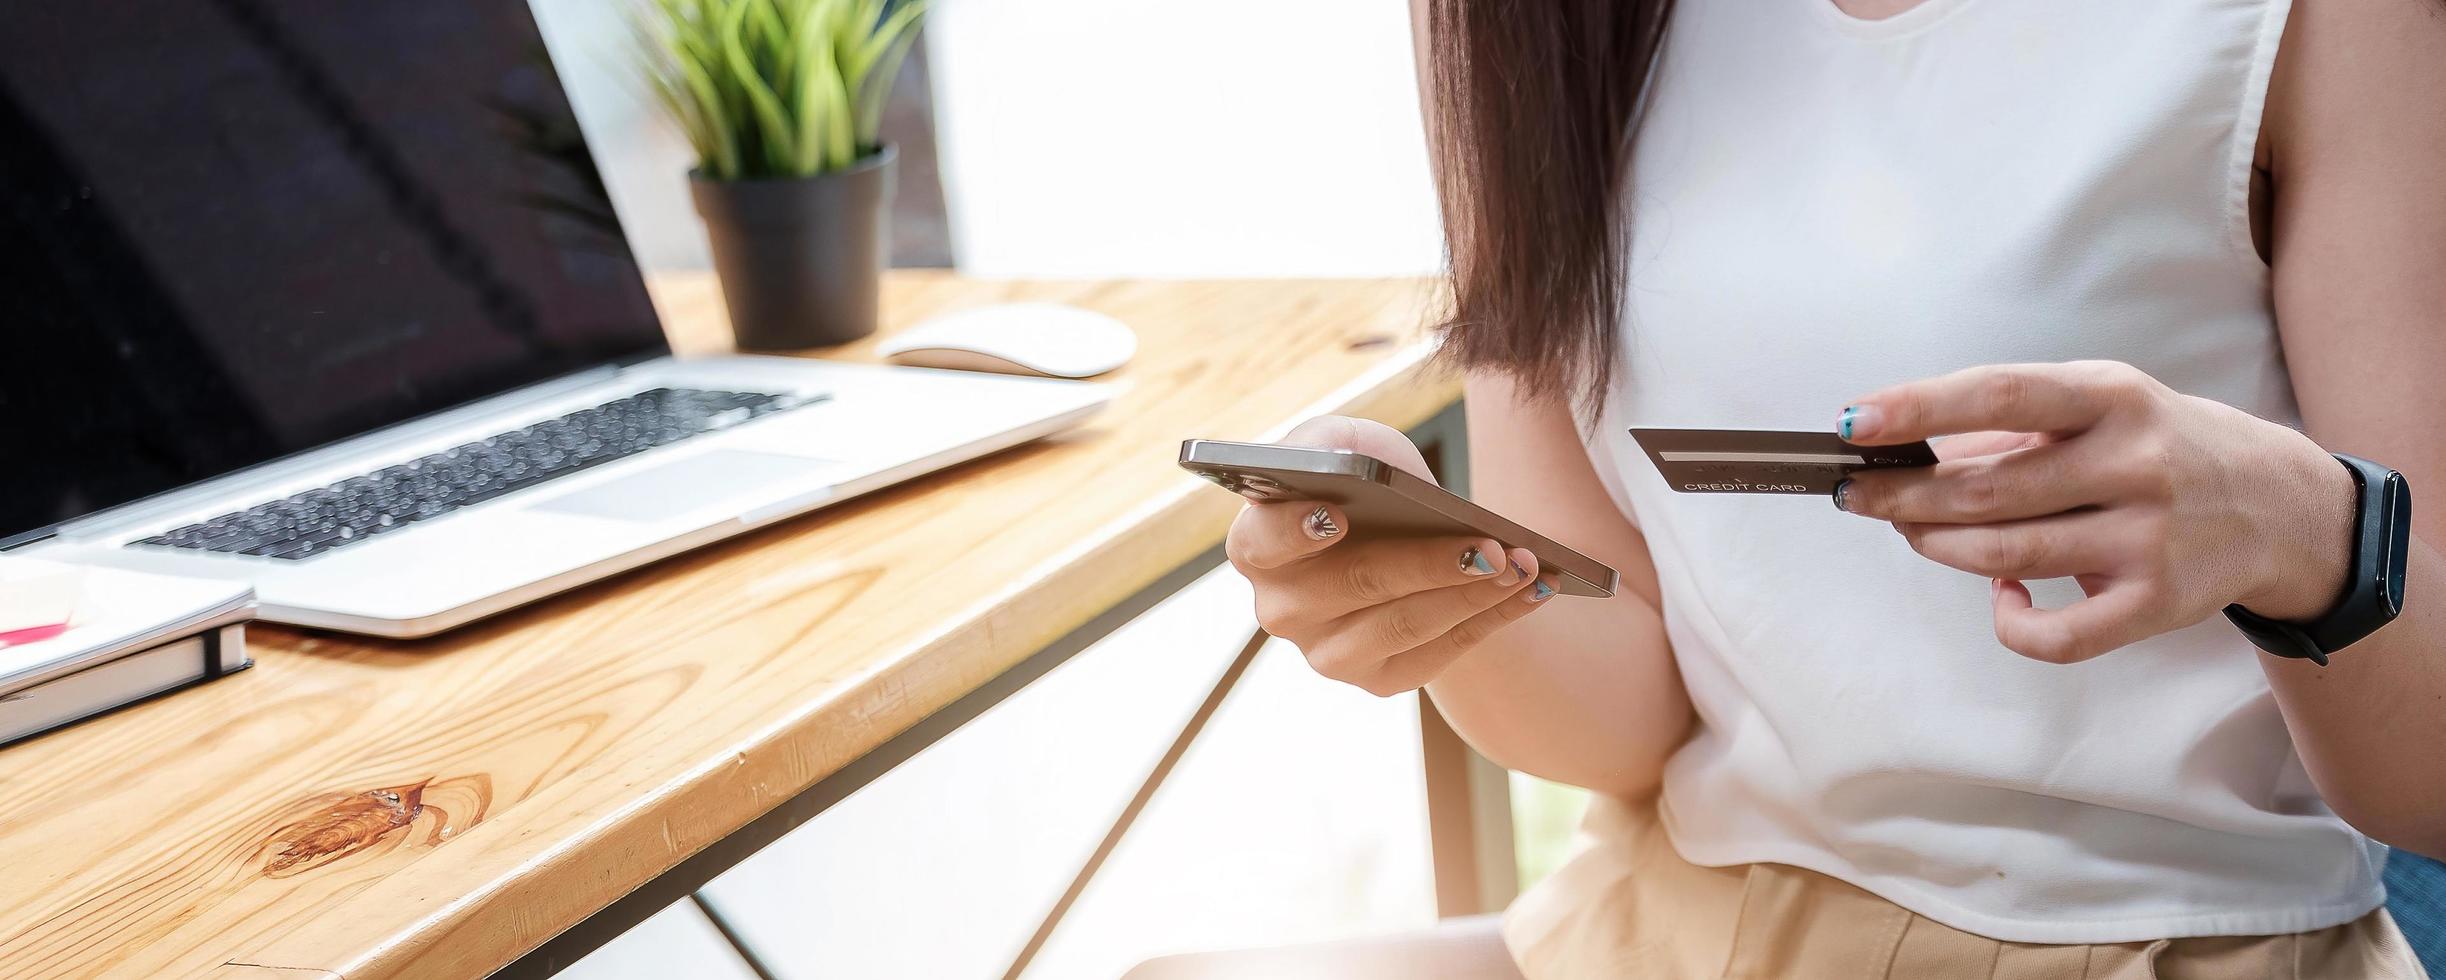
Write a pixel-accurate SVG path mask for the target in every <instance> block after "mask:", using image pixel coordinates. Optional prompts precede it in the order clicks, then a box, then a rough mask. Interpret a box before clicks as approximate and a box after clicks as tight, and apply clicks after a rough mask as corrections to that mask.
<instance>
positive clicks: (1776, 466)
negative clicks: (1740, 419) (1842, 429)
mask: <svg viewBox="0 0 2446 980" xmlns="http://www.w3.org/2000/svg"><path fill="white" fill-rule="evenodd" d="M1631 438H1633V439H1636V440H1638V441H1639V448H1641V449H1644V450H1646V451H1647V453H1648V460H1649V461H1650V462H1653V463H1655V464H1656V470H1657V472H1659V473H1662V474H1664V476H1665V482H1666V483H1669V484H1672V485H1673V489H1675V490H1678V491H1681V492H1682V493H1785V494H1816V495H1818V496H1821V497H1823V496H1826V495H1829V494H1832V493H1834V487H1835V484H1837V483H1841V482H1843V478H1845V477H1848V476H1850V475H1852V474H1853V473H1857V472H1859V471H1861V470H1877V469H1886V468H1889V467H1896V466H1931V465H1934V464H1935V463H1936V452H1935V451H1934V450H1932V449H1929V448H1928V444H1927V443H1925V442H1914V443H1909V444H1907V445H1901V446H1855V445H1852V444H1851V443H1848V442H1844V441H1843V439H1842V437H1840V436H1837V435H1835V434H1834V433H1832V432H1772V431H1766V430H1760V429H1632V430H1631Z"/></svg>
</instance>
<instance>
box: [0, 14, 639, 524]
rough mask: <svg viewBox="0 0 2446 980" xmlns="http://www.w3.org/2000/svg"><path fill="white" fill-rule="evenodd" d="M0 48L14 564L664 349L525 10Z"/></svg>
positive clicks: (200, 20) (35, 33)
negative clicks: (56, 538)
mask: <svg viewBox="0 0 2446 980" xmlns="http://www.w3.org/2000/svg"><path fill="white" fill-rule="evenodd" d="M0 24H6V25H7V27H6V29H5V30H0V474H5V476H0V543H4V542H6V541H7V540H8V539H10V538H12V537H18V538H22V537H24V536H26V535H27V534H28V533H29V532H33V531H36V530H38V529H41V528H44V527H47V526H49V525H53V524H57V523H60V522H63V521H67V520H70V519H73V518H76V517H79V516H81V515H84V514H89V513H92V512H94V511H96V510H100V509H102V508H106V507H110V506H113V505H116V504H121V503H125V502H128V501H131V500H135V499H137V498H140V497H144V496H147V495H150V494H154V493H159V492H161V491H165V490H170V489H174V488H177V487H179V486H183V485H186V484H189V483H193V482H196V481H199V480H203V479H206V478H209V477H213V476H216V475H219V474H223V473H227V472H230V471H232V470H236V469H239V468H242V467H246V466H249V465H253V464H256V463H261V462H264V461H267V460H270V459H274V458H276V457H279V456H283V455H287V454H290V453H295V452H298V451H300V450H304V449H309V448H312V447H315V446H319V445H323V444H325V443H329V442H332V441H334V440H338V439H342V438H345V437H347V436H351V435H354V434H357V433H362V432H365V431H367V430H370V429H374V428H378V427H381V426H384V425H389V424H392V423H396V422H400V421H403V420H406V419H409V418H413V417H415V416H418V415H423V414H427V413H431V412H434V411H437V410H440V409H444V408H448V407H451V406H454V405H459V404H463V403H465V402H468V401H471V400H474V399H477V398H481V397H483V396H486V395H489V394H494V393H497V392H501V391H504V390H506V389H510V388H514V387H517V386H520V385H524V384H528V383H532V382H536V381H540V380H545V379H548V378H552V377H555V376H559V375H563V374H567V373H570V372H572V371H576V370H580V369H584V368H587V367H591V366H595V365H599V364H604V363H607V362H614V361H621V360H628V359H634V358H638V357H641V356H647V355H651V354H655V353H660V352H661V351H662V350H663V349H664V340H663V335H662V331H661V327H660V325H659V323H658V321H657V320H656V319H655V316H654V310H653V307H652V305H651V304H650V303H649V302H648V300H647V296H646V292H645V287H644V283H643V282H642V281H641V280H640V278H639V276H638V271H637V267H636V264H635V261H634V260H633V259H632V257H631V256H630V253H629V249H628V244H627V240H626V239H625V238H624V237H623V236H622V234H621V230H620V222H619V219H618V218H617V217H616V216H615V215H614V214H613V212H612V207H611V202H610V199H609V197H608V196H607V195H606V193H605V191H604V187H603V183H602V180H601V178H600V176H599V175H598V173H597V171H596V169H595V167H594V164H593V161H592V160H591V158H590V157H589V156H588V153H587V148H586V143H585V141H584V140H583V139H582V138H581V137H580V135H579V133H578V128H577V123H576V121H575V119H574V118H573V117H572V115H571V112H570V108H569V105H568V102H567V101H566V98H565V96H564V95H563V94H562V90H561V86H560V84H559V82H558V80H557V78H556V76H555V74H554V70H553V65H552V62H551V60H550V59H549V58H548V57H547V56H546V55H545V52H544V46H543V43H542V41H541V39H540V38H539V37H538V35H537V32H536V28H535V23H534V21H533V19H532V18H531V15H530V14H529V13H528V9H527V6H526V4H525V3H523V2H521V0H368V2H351V3H335V2H332V0H196V2H191V3H123V2H102V3H60V2H58V0H0ZM620 54H621V52H618V51H608V52H591V53H572V54H571V57H580V56H585V55H601V56H605V57H618V56H619V55H620ZM672 179H673V180H678V179H681V178H680V176H679V175H678V174H673V175H672Z"/></svg>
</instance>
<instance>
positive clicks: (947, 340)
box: [876, 303, 1138, 378]
mask: <svg viewBox="0 0 2446 980" xmlns="http://www.w3.org/2000/svg"><path fill="white" fill-rule="evenodd" d="M876 352H877V353H879V354H882V355H883V356H884V357H886V358H888V359H890V360H891V361H892V363H895V364H906V365H909V366H911V367H930V368H950V369H952V370H956V371H991V372H994V373H997V374H1023V375H1033V376H1036V377H1045V378H1086V377H1093V376H1095V375H1099V374H1103V373H1104V372H1106V371H1110V370H1112V369H1114V368H1117V367H1120V366H1121V365H1123V364H1125V363H1128V362H1129V359H1130V356H1131V355H1133V354H1136V353H1138V336H1137V335H1136V334H1134V333H1131V332H1130V328H1129V326H1128V325H1127V324H1124V323H1122V322H1121V321H1119V320H1115V319H1113V318H1112V317H1109V316H1105V315H1104V314H1102V313H1097V312H1095V311H1093V310H1082V309H1079V308H1078V307H1075V306H1064V305H1062V304H1059V303H1008V304H1004V305H1001V306H982V307H978V308H976V309H969V310H959V311H956V312H952V313H945V314H943V315H941V316H938V317H935V318H933V319H931V320H927V321H926V322H924V323H920V324H918V325H916V326H914V327H910V328H909V329H907V330H903V331H901V332H899V333H896V334H893V335H892V336H890V337H887V338H885V339H884V341H883V343H882V345H881V346H879V347H877V348H876Z"/></svg>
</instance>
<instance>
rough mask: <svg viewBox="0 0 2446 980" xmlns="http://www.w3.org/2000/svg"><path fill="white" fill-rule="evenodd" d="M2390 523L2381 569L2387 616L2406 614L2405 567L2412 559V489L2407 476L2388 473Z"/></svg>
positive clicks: (2387, 516)
mask: <svg viewBox="0 0 2446 980" xmlns="http://www.w3.org/2000/svg"><path fill="white" fill-rule="evenodd" d="M2385 503H2386V509H2385V511H2384V512H2383V513H2382V515H2381V516H2382V519H2383V520H2384V521H2385V522H2386V528H2387V547H2386V553H2385V556H2384V558H2383V561H2384V562H2385V564H2383V565H2382V566H2380V567H2379V569H2378V598H2379V599H2380V600H2381V601H2383V602H2385V603H2386V607H2387V616H2388V617H2389V618H2392V617H2393V616H2395V614H2397V613H2400V612H2402V611H2403V606H2404V566H2405V565H2407V564H2410V563H2411V558H2412V488H2411V487H2410V486H2408V485H2406V484H2405V483H2404V478H2403V474H2401V473H2389V474H2387V485H2386V494H2385Z"/></svg>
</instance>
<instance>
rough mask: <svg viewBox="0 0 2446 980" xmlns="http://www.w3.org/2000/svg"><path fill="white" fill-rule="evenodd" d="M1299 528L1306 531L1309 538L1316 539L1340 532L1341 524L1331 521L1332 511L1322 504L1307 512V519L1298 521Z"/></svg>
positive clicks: (1320, 539)
mask: <svg viewBox="0 0 2446 980" xmlns="http://www.w3.org/2000/svg"><path fill="white" fill-rule="evenodd" d="M1300 528H1301V529H1302V530H1304V531H1307V532H1308V536H1309V537H1310V538H1313V539H1315V540H1318V541H1323V540H1325V539H1327V538H1330V537H1333V536H1334V535H1337V534H1340V533H1342V525H1340V524H1336V523H1334V522H1333V512H1332V511H1328V510H1326V509H1325V507H1324V505H1322V504H1319V505H1317V508H1316V509H1315V510H1313V511H1310V512H1308V519H1307V520H1305V521H1301V522H1300Z"/></svg>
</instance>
